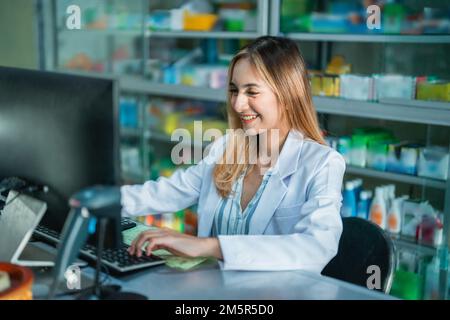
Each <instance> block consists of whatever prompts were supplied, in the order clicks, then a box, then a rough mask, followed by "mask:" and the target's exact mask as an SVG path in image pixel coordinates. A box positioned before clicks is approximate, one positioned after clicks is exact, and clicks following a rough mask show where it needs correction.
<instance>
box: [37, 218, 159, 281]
mask: <svg viewBox="0 0 450 320" xmlns="http://www.w3.org/2000/svg"><path fill="white" fill-rule="evenodd" d="M136 225H137V224H136V222H134V221H133V220H131V219H128V218H122V221H121V226H122V231H124V230H127V229H130V228H133V227H135V226H136ZM34 235H36V236H38V237H41V238H43V239H44V240H47V241H49V242H51V243H53V244H57V243H58V242H59V239H60V234H59V233H58V232H57V231H55V230H52V229H49V228H47V227H44V226H42V225H39V226H37V227H36V229H35V230H34ZM128 247H129V246H128V245H126V244H122V247H121V248H118V249H104V250H103V253H102V265H105V266H107V267H108V269H109V270H110V271H112V272H116V273H125V272H130V271H134V270H139V269H143V268H147V267H151V266H156V265H160V264H163V263H164V260H163V259H161V258H159V257H157V256H154V255H151V256H146V255H145V254H143V255H142V256H141V257H139V258H138V257H136V256H131V255H130V254H129V253H128V252H127V249H128ZM80 257H81V258H85V259H87V260H89V261H91V262H95V261H96V260H97V253H96V247H95V246H93V245H90V244H86V245H84V246H83V248H81V250H80Z"/></svg>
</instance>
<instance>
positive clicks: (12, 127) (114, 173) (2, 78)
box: [0, 67, 120, 232]
mask: <svg viewBox="0 0 450 320" xmlns="http://www.w3.org/2000/svg"><path fill="white" fill-rule="evenodd" d="M117 101H118V88H117V82H116V81H115V80H113V79H107V78H93V77H87V76H78V75H77V76H75V75H68V74H62V73H57V72H44V71H34V70H23V69H17V68H5V67H0V179H2V178H6V177H13V176H15V177H20V178H22V179H25V180H27V181H30V182H32V183H35V184H42V185H46V186H48V187H49V192H48V193H43V192H41V193H39V194H37V195H36V197H37V198H41V199H42V200H45V201H46V202H47V205H48V210H47V212H46V214H45V215H44V218H43V220H42V222H41V223H42V224H43V225H44V226H47V227H49V228H51V229H54V230H56V231H59V232H61V230H62V227H63V225H64V222H65V220H66V217H67V214H68V212H69V206H68V199H69V197H70V196H72V195H73V194H74V193H76V192H77V191H79V190H80V189H83V188H85V187H88V186H92V185H98V184H102V185H117V184H119V179H120V172H119V170H120V163H119V136H118V134H119V133H118V132H119V128H118V124H119V120H118V104H117Z"/></svg>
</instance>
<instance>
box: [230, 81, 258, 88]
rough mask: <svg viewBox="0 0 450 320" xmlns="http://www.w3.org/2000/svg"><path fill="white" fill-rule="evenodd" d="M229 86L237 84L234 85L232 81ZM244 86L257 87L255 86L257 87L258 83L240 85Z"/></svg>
mask: <svg viewBox="0 0 450 320" xmlns="http://www.w3.org/2000/svg"><path fill="white" fill-rule="evenodd" d="M230 86H233V87H236V88H237V87H238V86H237V85H235V84H234V83H233V82H230ZM242 86H243V87H244V88H248V87H257V88H259V85H258V84H256V83H246V84H244V85H242Z"/></svg>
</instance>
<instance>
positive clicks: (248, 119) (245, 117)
mask: <svg viewBox="0 0 450 320" xmlns="http://www.w3.org/2000/svg"><path fill="white" fill-rule="evenodd" d="M258 117H259V115H258V114H245V115H241V116H240V118H241V120H242V122H244V123H249V122H252V121H253V120H255V119H256V118H258Z"/></svg>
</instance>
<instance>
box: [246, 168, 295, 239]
mask: <svg viewBox="0 0 450 320" xmlns="http://www.w3.org/2000/svg"><path fill="white" fill-rule="evenodd" d="M286 191H287V187H286V185H285V184H284V183H283V181H282V180H281V177H280V176H279V174H278V173H274V174H272V176H271V177H270V179H269V181H268V182H267V185H266V188H265V189H264V192H263V193H262V195H261V198H260V199H259V202H258V206H257V207H256V209H255V213H254V214H253V217H252V221H251V222H250V228H249V234H263V232H264V230H265V229H266V227H267V225H268V224H269V221H270V219H272V216H273V214H274V212H275V210H276V208H278V206H279V204H280V202H281V200H282V199H283V197H284V195H285V194H286Z"/></svg>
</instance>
